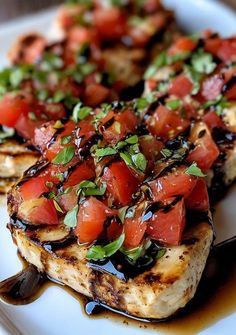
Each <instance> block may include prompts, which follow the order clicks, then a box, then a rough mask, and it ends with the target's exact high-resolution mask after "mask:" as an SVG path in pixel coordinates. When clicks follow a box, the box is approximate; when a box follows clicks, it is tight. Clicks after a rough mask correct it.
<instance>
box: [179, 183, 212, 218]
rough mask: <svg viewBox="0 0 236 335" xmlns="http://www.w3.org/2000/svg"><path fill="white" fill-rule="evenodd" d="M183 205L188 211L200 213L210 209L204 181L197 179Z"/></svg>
mask: <svg viewBox="0 0 236 335" xmlns="http://www.w3.org/2000/svg"><path fill="white" fill-rule="evenodd" d="M185 205H186V207H187V208H188V209H192V210H195V211H200V212H206V211H208V210H209V209H210V204H209V196H208V191H207V186H206V182H205V180H204V179H202V178H199V179H198V180H197V183H196V186H195V187H194V189H193V190H192V192H191V193H190V195H189V197H188V198H187V199H186V200H185Z"/></svg>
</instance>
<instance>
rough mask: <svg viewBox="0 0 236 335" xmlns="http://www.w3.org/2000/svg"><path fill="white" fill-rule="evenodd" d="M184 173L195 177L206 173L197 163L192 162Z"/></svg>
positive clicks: (203, 175)
mask: <svg viewBox="0 0 236 335" xmlns="http://www.w3.org/2000/svg"><path fill="white" fill-rule="evenodd" d="M185 173H187V174H189V175H192V176H196V177H205V176H206V175H205V174H204V173H203V172H202V170H201V169H200V168H199V167H198V166H197V163H193V164H192V165H190V166H189V167H188V168H187V169H186V170H185Z"/></svg>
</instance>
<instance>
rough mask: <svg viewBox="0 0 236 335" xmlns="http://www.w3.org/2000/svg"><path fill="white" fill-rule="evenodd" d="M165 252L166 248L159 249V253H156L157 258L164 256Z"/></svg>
mask: <svg viewBox="0 0 236 335" xmlns="http://www.w3.org/2000/svg"><path fill="white" fill-rule="evenodd" d="M165 253H166V249H164V248H163V249H159V250H158V251H157V255H156V259H160V258H161V257H163V256H164V255H165Z"/></svg>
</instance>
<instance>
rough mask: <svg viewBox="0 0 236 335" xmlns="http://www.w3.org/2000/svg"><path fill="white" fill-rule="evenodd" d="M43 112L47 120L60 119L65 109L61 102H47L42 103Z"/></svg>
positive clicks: (64, 113) (64, 114) (63, 115)
mask: <svg viewBox="0 0 236 335" xmlns="http://www.w3.org/2000/svg"><path fill="white" fill-rule="evenodd" d="M44 113H45V114H46V115H47V117H48V118H49V120H54V121H56V120H61V119H63V118H64V117H65V116H66V111H65V108H64V106H63V104H61V103H55V102H54V103H47V104H45V105H44Z"/></svg>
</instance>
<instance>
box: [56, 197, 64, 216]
mask: <svg viewBox="0 0 236 335" xmlns="http://www.w3.org/2000/svg"><path fill="white" fill-rule="evenodd" d="M53 203H54V206H55V208H56V210H57V211H58V212H60V213H64V211H63V209H62V208H61V207H60V205H59V204H58V202H57V201H56V200H55V199H53Z"/></svg>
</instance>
